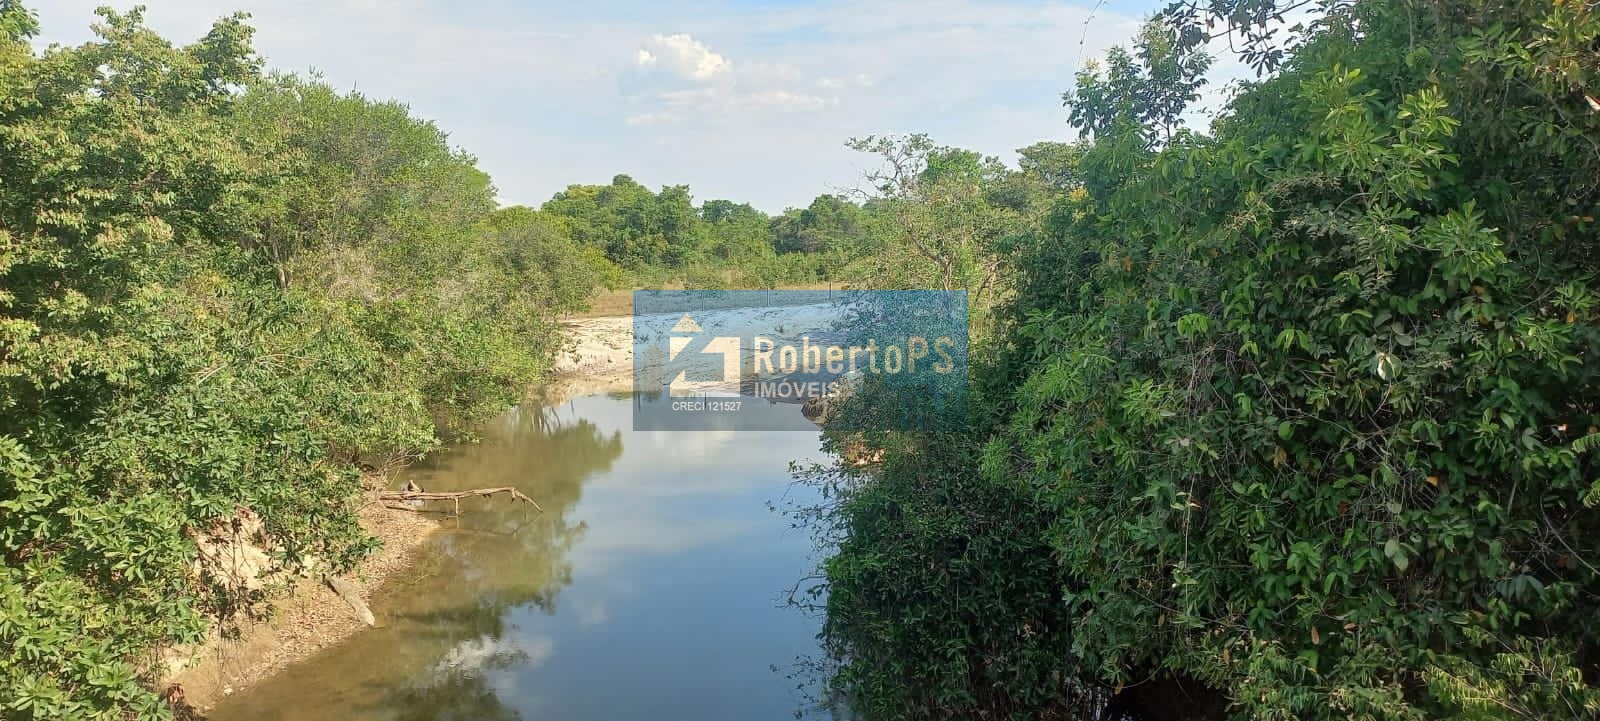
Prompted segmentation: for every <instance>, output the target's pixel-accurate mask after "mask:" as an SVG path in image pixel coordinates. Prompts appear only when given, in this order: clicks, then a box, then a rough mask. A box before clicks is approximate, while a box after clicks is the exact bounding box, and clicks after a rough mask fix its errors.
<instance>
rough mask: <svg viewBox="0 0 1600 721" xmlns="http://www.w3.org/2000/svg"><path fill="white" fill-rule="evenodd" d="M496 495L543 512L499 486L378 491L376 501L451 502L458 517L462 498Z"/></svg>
mask: <svg viewBox="0 0 1600 721" xmlns="http://www.w3.org/2000/svg"><path fill="white" fill-rule="evenodd" d="M498 493H504V494H507V495H509V496H511V500H514V501H522V502H523V503H527V504H529V505H532V506H533V507H534V508H537V509H538V510H539V512H540V513H543V512H544V507H543V506H541V505H539V503H538V502H537V501H535V500H533V499H532V498H529V497H528V496H527V494H525V493H523V492H522V491H519V490H517V489H515V488H512V487H511V486H500V487H499V488H473V489H470V490H466V491H447V492H443V493H435V492H433V491H379V492H378V500H380V501H453V502H455V504H456V515H458V516H459V515H461V499H463V498H487V497H489V496H493V495H495V494H498ZM385 505H388V504H385ZM391 508H392V506H391Z"/></svg>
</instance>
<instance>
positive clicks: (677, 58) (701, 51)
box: [639, 33, 729, 81]
mask: <svg viewBox="0 0 1600 721" xmlns="http://www.w3.org/2000/svg"><path fill="white" fill-rule="evenodd" d="M647 58H648V60H646V59H647ZM639 60H640V61H641V62H640V63H639V65H640V67H655V66H657V65H658V62H657V61H658V60H660V62H659V66H660V67H662V68H663V69H665V70H666V71H667V72H670V73H674V74H677V75H680V76H683V77H688V78H692V79H694V80H699V81H706V80H710V79H712V78H714V77H716V76H718V75H721V74H722V73H726V72H728V67H729V63H728V59H727V58H725V57H722V56H721V55H718V54H717V53H714V52H711V48H708V47H706V44H705V43H702V42H700V41H699V40H696V39H694V37H693V36H690V35H688V34H687V33H678V34H677V35H652V36H650V39H649V40H647V41H645V44H644V47H642V48H639Z"/></svg>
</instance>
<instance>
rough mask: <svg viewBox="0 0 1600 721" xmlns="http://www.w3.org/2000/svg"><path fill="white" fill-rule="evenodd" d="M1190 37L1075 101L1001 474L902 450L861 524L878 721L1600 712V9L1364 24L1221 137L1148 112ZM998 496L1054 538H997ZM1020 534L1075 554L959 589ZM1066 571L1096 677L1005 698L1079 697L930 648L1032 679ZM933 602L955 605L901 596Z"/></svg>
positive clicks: (924, 451)
mask: <svg viewBox="0 0 1600 721" xmlns="http://www.w3.org/2000/svg"><path fill="white" fill-rule="evenodd" d="M1217 7H1219V6H1215V5H1214V6H1212V9H1213V10H1215V9H1216V8H1217ZM1224 9H1225V8H1224ZM1174 17H1175V18H1176V19H1177V21H1178V22H1179V25H1178V26H1177V28H1176V29H1177V30H1178V31H1179V32H1178V33H1177V34H1176V35H1174V34H1169V33H1167V32H1154V31H1152V32H1147V33H1146V34H1145V35H1144V36H1143V37H1142V39H1141V42H1142V46H1141V48H1139V52H1138V53H1137V55H1136V56H1128V55H1124V56H1123V57H1124V58H1125V59H1129V58H1133V57H1137V58H1138V61H1139V62H1138V63H1133V62H1124V63H1120V64H1117V63H1113V64H1111V65H1109V66H1108V67H1107V68H1106V69H1105V70H1104V71H1102V72H1095V71H1090V72H1087V73H1085V74H1084V75H1081V76H1080V77H1079V80H1078V87H1077V89H1076V90H1075V91H1074V92H1073V93H1072V94H1070V95H1069V100H1070V101H1071V102H1072V103H1073V104H1074V111H1073V119H1074V122H1075V123H1077V124H1078V125H1079V126H1080V127H1084V128H1086V129H1087V130H1089V131H1090V132H1091V133H1092V136H1093V138H1092V143H1091V144H1090V145H1089V147H1088V149H1087V150H1086V151H1085V152H1084V153H1083V155H1082V157H1081V159H1080V160H1079V177H1081V179H1082V180H1081V185H1080V186H1079V187H1077V188H1075V189H1073V190H1072V191H1070V192H1068V193H1065V194H1063V195H1061V196H1060V197H1059V199H1058V200H1057V202H1056V206H1055V208H1054V210H1053V211H1052V212H1051V214H1050V217H1049V222H1048V223H1047V229H1046V232H1044V233H1042V234H1040V235H1038V236H1037V237H1035V238H1033V239H1032V240H1031V241H1024V242H1021V243H1018V244H1017V246H1016V252H1017V253H1018V256H1017V258H1016V264H1017V266H1018V267H1019V268H1020V269H1021V270H1022V274H1021V276H1020V277H1019V278H1018V281H1017V282H1018V287H1017V296H1016V298H1015V300H1014V301H1012V302H1011V303H1009V304H1008V305H1007V306H1005V307H1004V308H1003V309H1002V310H1001V312H1000V315H1001V317H1002V318H1003V324H1002V328H1001V329H1000V330H999V331H998V332H997V333H996V334H995V336H993V338H992V341H993V346H994V352H993V353H992V354H991V355H990V356H989V362H988V364H987V365H986V366H985V367H983V368H980V369H979V370H978V372H977V373H976V376H975V378H974V383H975V386H976V387H977V389H978V390H979V391H980V392H981V393H982V394H983V395H984V397H985V398H986V399H987V402H986V406H987V408H988V409H990V410H989V411H988V412H987V413H985V414H982V415H981V417H980V418H979V419H978V421H977V423H976V428H977V430H976V431H975V432H974V435H975V437H976V438H975V441H974V443H977V444H979V445H981V446H982V448H983V450H982V452H981V454H974V455H977V456H979V457H981V461H976V460H967V461H962V460H961V459H957V461H956V462H955V463H948V462H946V461H945V460H942V459H944V458H945V456H944V455H943V454H942V451H941V450H940V449H938V448H935V447H931V446H920V445H915V444H913V445H911V446H909V447H908V448H905V449H900V450H892V451H891V453H890V454H889V457H888V458H887V459H886V460H885V463H884V469H883V471H882V472H881V474H880V475H879V476H878V477H877V478H876V479H874V480H873V481H871V482H869V483H865V484H862V485H861V486H860V487H859V488H858V489H857V490H854V491H850V492H847V493H846V496H845V497H846V500H845V501H844V502H843V503H842V504H841V506H840V507H839V508H840V510H839V513H840V514H841V518H839V519H837V522H839V523H841V524H843V525H844V526H845V527H847V528H850V529H852V531H853V532H855V533H858V534H860V537H859V538H857V537H851V538H850V539H849V540H848V541H845V542H844V543H843V545H841V546H840V548H839V552H838V555H836V556H835V558H833V559H832V560H830V561H829V564H828V572H829V580H830V584H831V585H830V592H835V590H836V589H837V590H838V591H843V592H844V593H842V594H839V595H837V596H836V597H832V598H830V602H829V603H830V607H829V626H828V631H827V636H828V640H829V645H830V649H831V650H832V651H833V653H834V654H835V656H836V657H837V658H838V659H839V660H840V661H841V663H842V664H843V666H842V671H841V673H840V675H839V676H838V679H839V682H840V684H841V686H842V691H843V692H844V693H845V694H846V695H849V696H852V697H854V698H857V699H859V700H860V706H861V707H862V708H863V709H865V710H866V711H867V712H868V714H867V715H868V716H869V717H871V718H904V717H913V716H914V717H919V718H923V717H930V716H939V717H949V718H956V717H962V718H968V717H977V716H990V715H1008V714H1009V715H1010V716H1011V717H1014V718H1049V717H1054V715H1055V714H1057V713H1060V712H1061V709H1066V708H1071V707H1072V705H1073V704H1074V703H1076V700H1075V699H1076V698H1077V696H1076V695H1075V694H1076V691H1075V689H1078V688H1082V687H1085V686H1092V685H1095V684H1104V685H1106V686H1112V685H1124V684H1125V685H1126V689H1125V690H1124V691H1123V692H1122V693H1120V694H1118V698H1120V699H1128V698H1130V697H1131V696H1133V695H1135V694H1136V693H1138V692H1137V691H1136V689H1137V688H1139V687H1141V686H1143V685H1147V684H1148V683H1149V681H1150V680H1151V679H1168V680H1172V681H1176V682H1181V683H1183V684H1186V686H1185V687H1186V688H1198V689H1203V690H1208V691H1203V692H1205V693H1210V694H1216V695H1219V696H1221V697H1222V698H1223V699H1224V700H1225V702H1226V704H1227V708H1228V713H1229V714H1231V715H1232V716H1234V717H1237V718H1258V719H1304V718H1327V719H1334V718H1339V719H1343V718H1374V719H1378V718H1382V719H1408V718H1409V719H1418V718H1558V717H1560V718H1574V717H1594V716H1597V715H1600V688H1597V686H1596V681H1595V679H1596V678H1597V676H1600V665H1597V659H1600V655H1597V648H1600V646H1597V644H1600V637H1597V636H1596V629H1600V624H1597V623H1596V621H1597V617H1600V604H1597V602H1596V600H1595V599H1596V598H1597V597H1600V571H1597V570H1596V568H1595V566H1594V564H1593V561H1592V559H1594V558H1595V557H1596V553H1597V548H1596V545H1595V539H1596V537H1597V532H1600V512H1597V511H1596V509H1595V508H1594V504H1595V502H1596V500H1600V480H1597V464H1596V461H1595V459H1594V455H1593V454H1594V452H1595V449H1596V447H1600V442H1597V441H1596V440H1595V439H1596V438H1600V430H1597V426H1600V407H1597V399H1600V300H1597V298H1600V296H1597V294H1596V289H1595V287H1594V282H1595V277H1596V272H1597V271H1600V243H1596V228H1597V227H1600V226H1596V224H1595V220H1594V218H1595V217H1596V216H1597V215H1600V182H1597V180H1596V178H1600V153H1597V152H1595V145H1594V140H1593V139H1594V138H1595V137H1600V114H1596V113H1595V112H1592V111H1591V109H1590V105H1591V104H1593V103H1595V102H1596V101H1594V100H1593V96H1594V94H1595V90H1594V88H1595V87H1596V84H1595V83H1596V80H1597V78H1596V73H1597V72H1600V71H1597V68H1600V62H1597V60H1600V54H1597V53H1600V50H1597V48H1600V45H1596V44H1595V42H1594V40H1595V38H1596V37H1600V16H1596V15H1595V14H1594V13H1593V10H1592V8H1587V7H1580V6H1575V5H1567V4H1563V3H1557V4H1553V5H1552V4H1548V3H1534V2H1518V3H1511V4H1492V3H1480V2H1476V1H1467V2H1451V3H1435V4H1426V5H1420V6H1419V5H1415V4H1406V3H1394V2H1387V1H1386V0H1374V1H1370V2H1357V3H1354V4H1350V5H1338V6H1332V7H1331V8H1329V9H1328V12H1327V13H1326V14H1325V15H1324V16H1323V17H1322V18H1321V19H1320V20H1319V21H1318V22H1316V23H1312V24H1310V25H1308V26H1307V30H1306V32H1305V34H1304V35H1303V37H1301V38H1300V39H1299V40H1298V41H1297V42H1296V43H1294V44H1293V46H1292V47H1290V48H1289V50H1288V52H1287V53H1286V54H1284V55H1283V56H1282V58H1283V60H1284V64H1283V66H1282V68H1281V71H1280V72H1279V73H1278V74H1277V75H1275V76H1274V77H1272V78H1270V79H1267V80H1263V81H1260V82H1258V83H1254V84H1252V85H1250V86H1248V87H1247V88H1245V89H1244V90H1243V91H1242V92H1241V93H1240V94H1239V95H1238V96H1237V97H1236V98H1235V99H1234V100H1233V102H1232V104H1231V110H1230V111H1229V112H1228V113H1227V114H1226V115H1224V116H1223V117H1221V118H1219V119H1218V120H1217V122H1216V123H1215V124H1214V126H1213V130H1212V133H1211V134H1210V135H1209V136H1207V135H1199V134H1195V133H1192V132H1187V131H1181V130H1180V131H1176V132H1171V133H1167V132H1159V130H1160V129H1163V128H1169V127H1171V126H1170V124H1169V123H1168V122H1166V120H1167V119H1169V118H1171V117H1172V116H1173V114H1175V113H1178V112H1181V110H1182V108H1181V104H1177V105H1169V106H1167V108H1166V113H1165V114H1161V115H1158V116H1157V117H1149V116H1137V117H1134V116H1130V114H1129V112H1128V110H1129V109H1130V108H1134V109H1142V108H1144V107H1147V106H1144V105H1140V104H1139V103H1137V102H1134V103H1130V102H1127V99H1128V98H1130V97H1131V98H1134V99H1139V98H1150V97H1168V96H1169V95H1168V94H1170V93H1171V92H1173V91H1174V90H1176V91H1179V92H1178V94H1179V95H1183V94H1186V93H1188V94H1191V95H1192V88H1191V89H1190V90H1188V91H1185V90H1184V89H1183V88H1184V87H1185V86H1183V85H1182V84H1181V83H1178V84H1177V85H1176V86H1174V82H1175V81H1174V78H1177V79H1181V78H1183V77H1185V72H1186V71H1184V67H1185V66H1184V60H1183V54H1182V52H1180V51H1181V49H1182V47H1183V41H1184V39H1185V37H1186V35H1185V32H1184V30H1185V26H1184V25H1183V24H1182V23H1183V18H1184V17H1185V16H1184V13H1181V12H1180V13H1177V15H1176V16H1174ZM1247 17H1248V14H1239V15H1235V16H1234V18H1233V19H1234V20H1235V21H1239V20H1240V18H1247ZM1175 40H1177V41H1178V42H1174V41H1175ZM1134 115H1138V114H1137V113H1135V114H1134ZM1151 128H1156V129H1158V132H1152V131H1151ZM898 454H905V455H906V456H907V457H906V458H898V457H897V455H898ZM907 468H916V469H918V471H919V472H918V474H917V478H918V483H919V486H918V488H917V490H916V492H915V494H914V495H912V496H908V495H906V494H902V493H899V492H897V491H896V490H895V489H896V488H897V487H899V485H900V484H902V483H905V481H903V480H901V478H900V474H903V473H905V472H906V471H905V470H903V469H907ZM928 468H932V469H942V470H939V471H937V472H923V471H922V469H928ZM975 477H977V478H981V479H982V480H981V481H978V482H975V481H974V480H973V479H974V478H975ZM975 485H976V486H977V490H975V489H974V486H975ZM1000 493H1011V494H1015V495H1016V496H1017V497H1020V498H1026V499H1029V502H1030V504H1031V506H1032V507H1031V509H1030V511H1031V512H1032V513H1038V514H1042V515H1044V516H1046V520H1045V521H1043V522H1041V521H1039V520H1037V519H1031V520H1025V521H1023V522H1019V523H1017V524H1016V525H1015V526H1014V527H1008V528H1007V530H1008V531H1014V532H1015V534H1016V535H1015V536H1008V535H1005V534H1004V533H1003V532H1001V531H997V530H995V529H994V528H993V527H991V526H989V525H987V522H990V521H992V518H991V517H990V516H989V515H987V514H985V513H984V511H985V510H986V509H988V508H990V507H991V506H990V501H988V500H986V499H987V498H989V497H990V496H992V495H994V494H1000ZM923 496H927V497H931V498H933V499H938V500H936V501H932V502H929V503H928V504H927V505H925V506H924V505H920V504H917V503H914V502H912V500H911V499H912V498H913V497H916V498H921V497H923ZM886 498H898V499H901V500H900V503H901V505H900V506H898V508H899V509H901V512H902V515H901V516H899V517H898V518H897V519H896V521H895V523H896V524H898V525H899V526H901V527H902V528H901V530H899V531H896V532H894V533H886V532H885V531H884V530H882V526H881V522H880V521H879V520H877V519H879V518H880V517H883V514H884V513H886V510H885V508H884V506H883V505H882V503H881V499H886ZM941 519H957V520H956V521H955V522H953V523H943V524H941ZM935 524H938V525H935ZM930 526H932V527H937V528H939V535H938V538H939V539H940V542H939V543H930V542H910V543H908V542H907V541H906V540H904V539H905V538H907V537H909V538H918V537H919V536H918V534H919V533H920V529H925V528H929V527H930ZM998 538H1005V539H1006V543H1008V544H1009V546H1010V547H1011V548H1013V549H1025V548H1030V547H1036V545H1035V544H1045V545H1046V546H1047V547H1048V549H1049V553H1050V554H1051V555H1052V556H1053V558H1054V559H1055V563H1054V564H1047V565H1046V566H1045V567H1040V566H1038V565H1032V566H1029V565H1026V564H1021V563H1017V562H1016V561H1007V560H1005V559H1004V557H1001V558H1000V559H998V560H997V561H996V562H995V565H994V566H993V567H992V568H991V571H992V572H990V573H985V574H981V575H977V576H974V577H971V578H964V579H960V582H957V581H955V580H951V581H949V582H945V581H943V580H942V574H945V573H949V572H950V571H949V570H948V569H956V568H963V567H964V564H965V563H967V562H969V561H968V559H969V558H970V557H971V553H972V551H971V549H972V548H974V547H975V546H976V547H981V548H987V547H988V546H987V545H983V544H988V543H991V542H993V540H994V539H998ZM869 571H870V574H871V575H870V576H869V575H866V574H867V573H868V572H869ZM1041 582H1050V583H1054V584H1056V588H1057V590H1058V592H1059V594H1060V595H1059V601H1058V602H1057V605H1055V606H1054V607H1050V608H1049V611H1048V612H1049V613H1052V614H1062V613H1064V614H1066V615H1067V616H1069V617H1070V639H1069V640H1065V641H1062V642H1060V644H1061V645H1065V646H1069V647H1070V650H1066V651H1058V660H1059V662H1060V663H1061V664H1062V668H1063V673H1064V674H1065V675H1066V676H1068V677H1071V678H1076V679H1078V681H1077V682H1076V683H1068V684H1062V683H1061V682H1060V681H1059V680H1058V679H1057V678H1056V677H1053V676H1052V677H1045V676H1033V677H1032V679H1033V683H1034V684H1035V685H1034V686H1032V687H1030V688H1027V689H1022V688H1017V687H1014V686H1010V687H1007V688H1006V691H1007V694H1008V696H1009V697H1029V698H1048V697H1049V696H1051V695H1053V696H1054V697H1055V698H1056V699H1057V702H1056V703H1057V704H1058V705H1056V706H1055V707H1054V708H1052V704H1051V703H1049V702H1048V701H1038V702H1035V703H1032V704H1030V705H1029V706H1027V707H1023V708H1019V707H1017V706H1015V705H1008V704H1006V703H999V702H995V701H993V700H992V699H989V698H987V697H985V696H984V695H983V694H982V693H980V690H982V689H987V688H989V686H987V685H986V684H985V683H984V679H978V678H972V677H965V678H964V677H962V676H960V674H953V673H949V672H948V671H940V670H938V666H937V665H931V664H933V663H934V662H933V661H931V660H930V659H929V658H927V657H924V656H918V655H917V653H918V652H917V651H916V649H914V648H912V647H910V646H909V645H905V644H902V643H901V640H902V639H922V641H921V642H922V643H929V644H931V641H930V640H929V639H930V638H933V637H934V636H937V637H939V638H957V639H980V640H982V641H983V645H981V646H980V647H983V648H985V654H984V655H983V657H982V658H983V659H984V661H985V663H983V664H976V663H971V664H969V665H968V668H987V666H988V664H1010V666H1009V667H1008V668H1009V669H1010V670H1013V671H1016V672H1022V673H1025V672H1026V671H1027V669H1029V668H1030V667H1031V666H1030V665H1028V663H1027V662H1025V661H1022V660H1019V656H1018V654H1023V653H1027V652H1030V650H1031V649H1033V648H1034V646H1033V640H1032V639H1031V638H1024V637H1023V636H1022V635H1021V634H1017V635H1016V636H1015V638H1014V639H1011V640H1007V638H1006V634H1005V630H1004V627H1003V626H1002V627H1001V628H998V629H997V628H996V627H995V625H994V624H993V622H994V621H995V619H996V618H1000V619H1005V618H1007V617H1008V612H1007V610H1006V609H1007V608H1009V607H1010V606H1009V605H1008V604H1015V603H1017V602H1019V601H1020V600H1021V599H1025V598H1033V597H1034V594H1036V593H1037V588H1038V585H1039V584H1040V583H1041ZM908 583H910V584H916V585H922V586H924V587H925V588H924V589H923V590H921V591H920V592H919V594H920V595H919V596H917V597H918V598H940V602H939V603H938V604H936V605H934V606H932V607H930V606H929V605H928V604H927V603H923V602H909V603H904V604H898V605H892V604H884V603H882V602H880V601H879V600H877V599H879V598H882V597H885V595H886V594H895V593H901V592H902V591H900V590H899V589H902V588H904V587H905V586H906V584H908ZM996 599H1000V600H998V601H997V600H996ZM989 608H994V609H996V611H995V612H994V613H993V614H989V613H986V610H987V609H989ZM860 618H868V619H872V623H871V624H870V625H862V624H859V623H857V622H856V619H860ZM971 643H972V641H970V640H968V641H963V642H961V643H959V644H958V645H968V646H970V645H971ZM935 648H936V647H935ZM1057 648H1060V646H1057ZM907 668H917V669H919V673H906V672H904V669H907ZM923 672H925V673H923ZM930 697H931V698H938V699H941V703H940V705H939V706H938V707H937V712H936V713H930V712H928V711H927V708H928V706H927V705H926V704H925V703H924V701H923V700H924V699H927V698H930ZM1186 712H1187V713H1190V714H1194V715H1196V716H1200V715H1203V714H1202V709H1201V707H1200V706H1191V707H1190V708H1189V709H1188V710H1187V711H1186Z"/></svg>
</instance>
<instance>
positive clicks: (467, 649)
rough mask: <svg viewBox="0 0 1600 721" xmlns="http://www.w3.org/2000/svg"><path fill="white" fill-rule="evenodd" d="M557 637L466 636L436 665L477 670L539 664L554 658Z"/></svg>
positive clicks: (443, 669) (440, 670)
mask: <svg viewBox="0 0 1600 721" xmlns="http://www.w3.org/2000/svg"><path fill="white" fill-rule="evenodd" d="M555 650H556V644H555V641H553V640H551V639H549V638H545V637H542V636H536V637H534V638H532V639H526V640H522V641H518V640H515V639H508V638H494V637H493V636H488V635H484V636H478V637H475V638H468V639H463V640H462V641H461V642H460V643H457V644H456V645H455V646H452V647H451V648H450V650H449V651H448V652H447V653H445V655H444V658H441V659H439V663H438V664H437V665H435V666H434V673H436V674H439V675H444V674H450V673H477V672H479V671H482V670H484V669H489V668H505V667H508V666H511V665H513V664H517V665H521V666H525V667H528V668H537V667H539V666H542V665H544V662H545V661H548V660H550V656H551V655H552V654H554V653H555Z"/></svg>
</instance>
